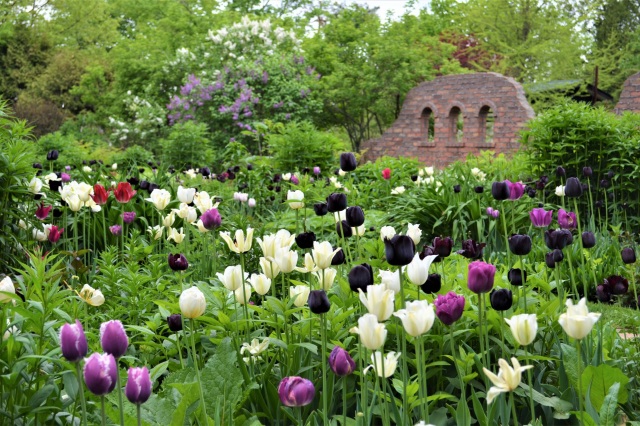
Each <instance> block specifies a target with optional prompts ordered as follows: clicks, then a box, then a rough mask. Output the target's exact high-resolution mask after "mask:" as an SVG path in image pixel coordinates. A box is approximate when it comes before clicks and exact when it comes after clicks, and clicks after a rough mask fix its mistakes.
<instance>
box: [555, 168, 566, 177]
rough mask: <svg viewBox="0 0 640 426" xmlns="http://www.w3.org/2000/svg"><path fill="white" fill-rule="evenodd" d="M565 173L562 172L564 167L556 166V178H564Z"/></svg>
mask: <svg viewBox="0 0 640 426" xmlns="http://www.w3.org/2000/svg"><path fill="white" fill-rule="evenodd" d="M566 175H567V172H566V171H565V170H564V167H562V166H558V167H557V168H556V176H558V177H560V176H566Z"/></svg>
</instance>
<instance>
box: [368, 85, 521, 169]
mask: <svg viewBox="0 0 640 426" xmlns="http://www.w3.org/2000/svg"><path fill="white" fill-rule="evenodd" d="M533 117H534V112H533V109H532V108H531V106H529V103H528V102H527V99H526V97H525V93H524V89H523V88H522V86H521V85H520V84H519V83H518V82H516V81H515V80H514V79H512V78H509V77H505V76H503V75H500V74H497V73H475V74H458V75H447V76H442V77H438V78H436V79H435V80H433V81H429V82H425V83H422V84H420V85H419V86H417V87H415V88H413V89H412V90H411V91H410V92H409V93H408V94H407V97H406V99H405V101H404V104H403V106H402V110H401V112H400V115H399V117H398V119H397V120H396V121H395V123H394V124H393V125H392V126H391V127H390V128H389V129H387V131H385V132H384V134H383V135H382V136H381V137H379V138H377V139H372V140H368V141H366V142H364V143H363V144H362V147H361V149H362V151H363V152H365V158H366V159H367V160H375V159H376V158H378V157H381V156H383V155H389V156H392V157H398V156H403V157H414V158H417V159H418V160H419V161H420V162H422V163H424V164H427V165H433V166H436V167H444V166H446V165H448V164H450V163H453V162H454V161H456V160H462V159H464V158H466V156H467V154H470V153H473V154H477V153H480V151H483V150H492V151H496V152H501V153H509V152H513V151H515V150H517V149H518V147H519V143H518V132H519V131H520V130H521V129H522V127H523V126H524V125H525V124H526V122H527V121H528V120H530V119H531V118H533Z"/></svg>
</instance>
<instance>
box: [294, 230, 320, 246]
mask: <svg viewBox="0 0 640 426" xmlns="http://www.w3.org/2000/svg"><path fill="white" fill-rule="evenodd" d="M295 240H296V244H297V245H298V247H300V248H301V249H309V248H311V247H313V242H314V241H315V240H316V234H314V233H313V232H303V233H301V234H298V235H296V238H295Z"/></svg>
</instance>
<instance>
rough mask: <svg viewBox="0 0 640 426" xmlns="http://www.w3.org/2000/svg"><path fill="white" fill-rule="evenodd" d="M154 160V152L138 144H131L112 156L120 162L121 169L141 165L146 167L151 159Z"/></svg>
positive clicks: (112, 159) (115, 160)
mask: <svg viewBox="0 0 640 426" xmlns="http://www.w3.org/2000/svg"><path fill="white" fill-rule="evenodd" d="M153 160H154V156H153V153H152V152H149V151H147V150H146V149H144V148H143V147H141V146H138V145H133V146H130V147H129V148H127V149H125V150H124V151H122V152H120V153H117V154H115V155H114V156H113V157H112V158H111V161H112V162H114V163H116V164H118V168H119V169H125V170H129V169H135V168H138V167H139V166H141V167H145V166H146V165H147V163H148V162H149V161H153Z"/></svg>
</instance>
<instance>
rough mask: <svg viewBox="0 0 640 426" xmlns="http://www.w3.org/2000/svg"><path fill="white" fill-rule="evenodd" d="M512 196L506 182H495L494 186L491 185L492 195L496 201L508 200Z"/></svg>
mask: <svg viewBox="0 0 640 426" xmlns="http://www.w3.org/2000/svg"><path fill="white" fill-rule="evenodd" d="M510 194H511V193H510V190H509V184H508V183H507V182H506V181H505V182H493V185H491V195H493V198H494V199H495V200H498V201H502V200H508V199H509V195H510Z"/></svg>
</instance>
